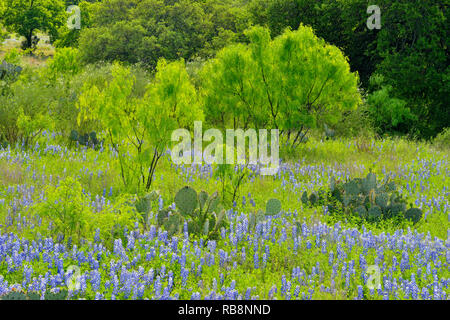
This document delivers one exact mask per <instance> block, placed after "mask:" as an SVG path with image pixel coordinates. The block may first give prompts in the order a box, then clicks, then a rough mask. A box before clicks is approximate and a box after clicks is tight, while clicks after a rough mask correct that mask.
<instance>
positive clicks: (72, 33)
mask: <svg viewBox="0 0 450 320" xmlns="http://www.w3.org/2000/svg"><path fill="white" fill-rule="evenodd" d="M72 4H75V5H77V6H78V7H79V8H80V14H81V21H80V29H69V28H68V26H67V23H65V24H63V25H62V26H61V27H60V28H59V29H58V39H57V40H56V41H55V43H54V45H55V47H57V48H62V47H78V41H79V38H80V33H81V30H83V29H86V28H89V27H91V25H92V22H91V12H92V10H93V8H94V7H95V1H89V0H88V1H70V2H69V3H67V2H66V5H67V6H69V5H72Z"/></svg>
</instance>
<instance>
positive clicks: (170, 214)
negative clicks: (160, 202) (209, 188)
mask: <svg viewBox="0 0 450 320" xmlns="http://www.w3.org/2000/svg"><path fill="white" fill-rule="evenodd" d="M175 205H176V209H175V210H173V209H170V208H168V209H162V210H159V211H158V213H157V216H156V221H157V225H158V226H159V227H164V229H165V230H166V231H167V232H168V233H169V235H170V236H172V235H174V234H176V233H180V232H182V231H183V227H184V224H185V223H187V227H188V232H189V233H190V234H194V235H197V236H206V237H207V238H208V239H216V238H218V236H219V230H220V228H221V227H226V224H227V221H226V215H225V210H223V209H222V208H221V206H220V205H219V196H218V194H217V192H215V193H213V194H212V195H208V193H207V192H206V191H201V192H200V193H198V194H197V192H196V191H195V190H194V189H193V188H191V187H188V186H186V187H183V188H182V189H180V190H179V191H178V192H177V194H176V195H175Z"/></svg>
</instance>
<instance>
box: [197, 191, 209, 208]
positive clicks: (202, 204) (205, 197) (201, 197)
mask: <svg viewBox="0 0 450 320" xmlns="http://www.w3.org/2000/svg"><path fill="white" fill-rule="evenodd" d="M208 198H209V196H208V193H207V192H206V191H201V192H200V193H199V194H198V202H199V205H200V211H203V209H204V208H205V204H206V201H207V200H208Z"/></svg>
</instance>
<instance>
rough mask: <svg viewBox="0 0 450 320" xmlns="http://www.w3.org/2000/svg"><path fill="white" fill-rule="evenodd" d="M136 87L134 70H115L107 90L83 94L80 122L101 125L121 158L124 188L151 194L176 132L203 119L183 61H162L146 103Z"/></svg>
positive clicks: (86, 89) (115, 68)
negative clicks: (134, 87) (84, 121)
mask: <svg viewBox="0 0 450 320" xmlns="http://www.w3.org/2000/svg"><path fill="white" fill-rule="evenodd" d="M134 83H135V77H134V76H133V75H132V74H131V72H130V69H129V68H127V67H123V66H121V65H119V64H115V66H114V68H113V79H112V81H111V82H110V83H108V84H107V85H106V87H105V89H104V90H102V91H100V90H98V88H97V87H96V86H92V87H89V88H85V90H84V91H83V93H82V94H81V96H80V99H79V103H78V108H79V110H80V112H79V116H78V120H79V121H82V120H88V119H96V120H98V121H99V122H100V125H101V127H103V128H104V130H105V132H106V135H107V140H108V141H109V142H110V144H111V146H112V147H113V149H114V150H115V152H116V153H117V157H118V160H119V164H120V169H121V177H122V180H123V182H124V184H125V186H129V187H134V186H137V188H138V190H140V189H141V188H142V187H143V188H145V189H146V190H149V189H150V187H151V184H152V181H153V177H154V174H155V170H156V167H157V164H158V162H159V160H160V159H161V157H162V156H163V154H164V153H165V152H166V149H167V148H168V147H169V144H170V143H171V133H172V131H173V130H174V129H177V128H180V127H181V128H188V127H192V126H193V123H194V121H195V120H202V117H203V114H202V111H201V109H200V108H199V106H198V103H197V101H196V100H197V98H196V91H195V88H194V87H193V85H192V84H191V83H190V80H189V77H188V75H187V72H186V68H185V64H184V61H182V60H180V61H176V62H172V63H169V64H168V63H166V61H165V60H160V61H159V62H158V67H157V73H156V75H155V79H154V80H153V81H152V82H151V84H150V85H149V87H148V89H147V91H146V93H145V95H144V96H143V97H133V94H132V91H133V86H134Z"/></svg>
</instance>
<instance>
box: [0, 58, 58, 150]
mask: <svg viewBox="0 0 450 320" xmlns="http://www.w3.org/2000/svg"><path fill="white" fill-rule="evenodd" d="M3 65H5V64H3ZM6 65H8V64H6ZM9 66H11V65H9ZM12 68H13V70H17V71H18V70H21V69H20V68H17V67H12ZM7 74H9V76H6V77H11V74H10V73H7ZM15 74H16V73H15ZM6 81H9V80H6ZM3 89H4V91H3V92H2V93H3V94H1V95H0V141H1V140H4V141H7V142H9V143H10V144H14V143H16V142H18V141H20V142H23V143H24V145H26V146H27V145H31V144H33V142H34V140H35V138H36V137H37V136H38V135H39V134H40V133H41V132H42V131H43V130H45V129H50V128H51V127H52V121H51V116H50V114H49V110H50V109H51V106H52V98H49V97H51V96H52V95H53V94H54V92H53V90H52V88H51V87H49V86H47V84H46V80H45V79H44V78H43V77H42V76H41V75H40V74H34V73H30V72H29V71H27V72H22V73H21V75H20V77H18V78H17V79H16V81H14V82H9V85H8V87H7V88H3Z"/></svg>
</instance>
